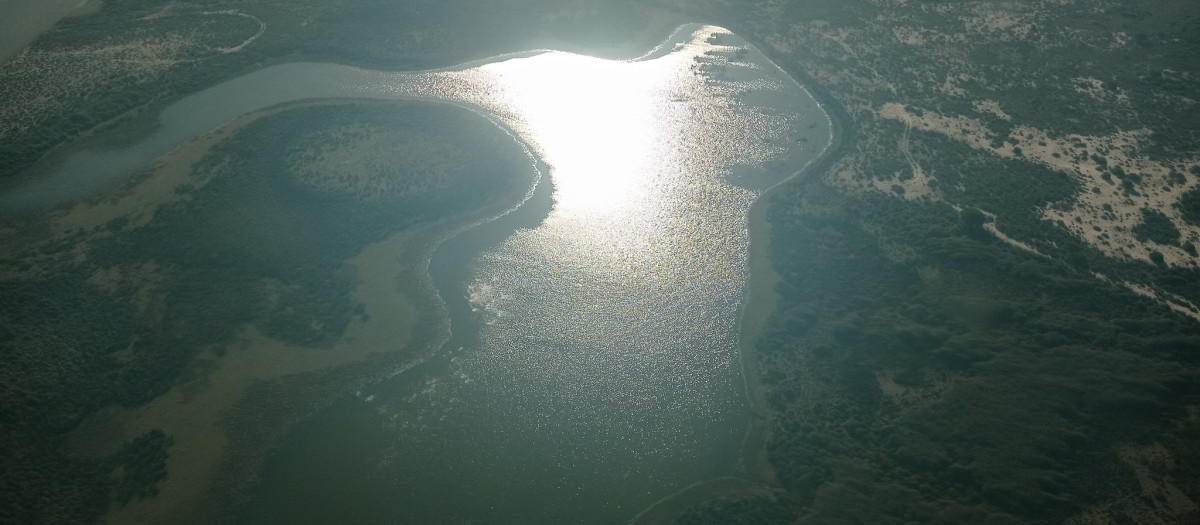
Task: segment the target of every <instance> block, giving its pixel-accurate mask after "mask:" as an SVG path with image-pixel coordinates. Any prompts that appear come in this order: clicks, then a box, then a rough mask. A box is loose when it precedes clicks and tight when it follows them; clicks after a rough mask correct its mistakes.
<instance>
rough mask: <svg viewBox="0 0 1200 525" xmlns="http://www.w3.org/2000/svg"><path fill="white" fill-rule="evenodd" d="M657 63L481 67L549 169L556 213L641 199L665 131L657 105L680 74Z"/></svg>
mask: <svg viewBox="0 0 1200 525" xmlns="http://www.w3.org/2000/svg"><path fill="white" fill-rule="evenodd" d="M655 62H656V61H645V62H617V61H610V60H603V59H599V58H592V57H587V56H582V55H574V54H570V53H561V52H548V53H543V54H540V55H536V56H533V57H528V58H520V59H513V60H508V61H505V62H500V63H495V64H489V65H487V66H484V67H483V68H481V69H483V70H485V71H487V72H489V73H492V74H494V75H495V76H496V79H497V81H498V82H497V84H498V85H499V86H500V89H501V92H502V95H501V97H502V98H503V100H504V102H503V103H504V104H505V105H507V106H508V107H509V108H510V109H511V111H512V112H513V114H514V117H515V118H516V120H517V122H518V126H520V127H523V128H524V129H520V130H518V131H519V132H521V134H522V135H524V136H526V137H527V138H528V139H530V140H531V142H532V146H533V147H534V148H535V149H536V150H538V151H537V153H538V155H539V156H540V157H541V158H542V159H543V160H545V161H546V163H547V164H549V165H550V166H551V168H552V169H553V170H554V172H555V178H554V184H555V207H556V209H557V210H558V211H560V212H563V213H584V214H608V213H614V212H617V211H619V210H620V209H621V208H623V207H624V206H626V205H629V204H634V203H636V202H638V201H639V200H641V198H642V197H644V195H645V191H646V188H645V187H644V184H645V182H646V178H645V177H643V176H642V175H643V174H644V172H645V171H646V170H647V169H649V165H650V163H652V162H653V157H654V149H655V148H656V145H658V144H661V143H662V140H661V137H659V136H658V135H659V134H661V133H663V131H664V127H663V126H662V125H661V124H660V123H659V122H658V119H656V114H657V113H658V111H656V104H657V103H658V102H659V101H660V100H661V98H662V94H663V91H664V89H666V88H667V86H668V85H669V82H670V80H671V78H672V76H674V75H676V74H677V70H676V69H675V68H671V67H662V66H663V64H661V63H657V64H656V63H655Z"/></svg>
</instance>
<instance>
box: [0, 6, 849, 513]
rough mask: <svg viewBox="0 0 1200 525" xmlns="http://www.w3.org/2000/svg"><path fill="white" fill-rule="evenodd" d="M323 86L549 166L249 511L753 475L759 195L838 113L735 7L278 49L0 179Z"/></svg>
mask: <svg viewBox="0 0 1200 525" xmlns="http://www.w3.org/2000/svg"><path fill="white" fill-rule="evenodd" d="M333 98H353V99H403V100H426V101H429V102H430V103H448V104H454V105H458V106H461V107H463V108H465V109H466V110H471V111H476V112H478V113H480V114H482V115H485V116H487V117H488V118H490V119H491V120H492V121H493V122H495V123H497V124H498V125H500V126H501V127H503V128H504V129H506V130H508V131H509V133H510V134H511V135H512V136H513V137H515V138H516V139H517V141H518V142H519V144H520V145H521V147H525V148H527V150H528V151H529V152H530V153H531V154H532V155H533V157H535V158H536V159H537V162H536V163H535V164H534V165H531V167H530V169H537V170H539V171H541V172H542V173H541V175H542V176H541V177H540V178H538V180H539V182H538V184H537V185H536V186H535V187H533V188H531V189H530V191H529V194H528V195H527V198H526V200H525V201H524V202H523V203H522V204H521V205H520V206H519V207H518V208H516V209H514V210H511V211H510V212H508V213H506V214H504V215H502V216H500V217H497V218H495V219H493V220H491V221H486V222H484V223H481V224H479V225H476V226H475V227H473V228H470V229H466V230H464V231H462V232H460V233H459V234H458V235H456V236H454V237H451V238H449V239H447V240H445V241H444V242H443V243H442V244H441V245H440V247H439V248H438V249H437V250H436V251H435V252H434V253H433V256H432V260H431V261H430V263H429V266H428V279H430V280H431V282H432V284H433V285H434V288H435V289H436V290H437V293H438V295H439V296H440V300H441V301H443V302H444V306H445V308H446V311H448V312H449V327H450V328H449V330H450V331H449V333H446V334H444V335H443V336H442V337H439V338H437V340H435V341H431V342H430V344H431V346H432V348H431V349H430V353H431V354H432V355H433V357H432V358H430V359H428V360H426V361H424V362H422V363H420V364H417V365H414V366H411V367H406V368H403V369H399V370H396V371H394V373H390V377H389V378H387V379H385V380H382V381H379V382H377V383H374V384H371V385H368V386H366V387H363V388H358V389H355V391H354V392H353V393H348V394H347V395H346V396H345V397H344V398H342V399H341V400H340V401H338V402H335V403H333V404H332V405H330V406H328V407H325V408H323V409H321V410H320V411H319V412H318V413H317V414H316V415H315V416H313V417H311V418H309V419H308V420H306V421H305V422H303V423H301V424H299V425H297V426H296V428H295V429H294V430H293V431H291V432H290V433H289V434H288V435H287V436H286V437H285V438H284V439H283V440H282V442H281V443H280V445H279V446H278V448H277V449H276V451H275V452H274V454H273V455H272V456H271V457H270V459H269V460H268V461H267V464H266V467H265V469H264V470H263V472H262V473H261V476H260V477H259V478H258V482H257V484H256V488H255V489H253V490H252V491H250V492H249V493H247V494H245V495H244V498H243V499H242V501H240V502H238V504H237V505H236V507H237V510H236V518H237V520H238V521H241V522H244V523H262V522H280V521H282V522H310V523H318V522H335V521H341V522H347V521H349V522H356V523H395V522H413V523H444V522H474V523H613V522H620V521H624V520H628V519H631V518H633V517H634V516H636V515H638V514H639V513H640V512H642V511H643V510H644V509H646V508H647V507H649V506H651V505H653V504H654V503H655V502H657V501H659V500H661V499H663V498H665V497H668V496H670V495H671V494H673V493H676V492H677V491H679V490H681V489H684V488H685V487H688V486H690V485H693V484H695V483H698V482H703V481H705V480H709V479H714V478H720V477H730V476H733V477H739V476H740V477H748V474H747V473H746V470H745V467H744V466H743V465H741V464H740V454H739V451H740V448H741V447H742V443H743V439H744V438H745V435H746V431H747V428H748V426H749V410H748V407H747V400H746V396H745V392H744V389H745V384H744V380H743V377H742V365H741V358H740V349H739V326H740V324H739V323H740V315H741V312H742V307H743V304H744V302H745V301H746V281H747V273H748V271H747V267H748V266H747V259H748V253H749V250H748V247H749V243H750V233H749V232H748V230H747V222H746V221H747V219H746V218H747V214H748V211H749V209H750V207H751V205H752V204H753V203H754V202H755V200H756V199H758V198H759V197H760V196H761V195H762V194H763V192H764V191H766V190H767V189H769V188H770V187H772V186H774V185H776V184H778V183H780V182H782V181H784V180H786V179H788V178H790V177H792V176H794V175H795V174H797V173H800V172H801V171H802V170H803V168H804V167H805V166H807V165H808V164H809V163H810V162H811V161H812V160H813V159H815V158H816V157H818V156H819V155H820V154H821V153H822V152H823V151H824V149H825V147H826V146H827V145H828V144H829V142H830V125H829V121H828V118H827V116H826V115H825V113H824V111H823V110H822V109H821V108H820V106H819V105H818V104H817V103H816V101H815V100H813V98H812V97H811V96H810V95H809V94H808V92H807V91H805V90H804V89H803V88H802V87H801V86H800V85H798V84H797V83H796V82H795V81H794V80H792V79H791V78H790V77H788V76H787V75H786V74H785V73H784V72H783V71H781V70H780V69H779V68H778V67H776V66H775V65H774V64H772V63H771V62H770V61H769V60H768V59H767V58H766V57H765V56H763V55H762V54H761V53H760V52H759V51H758V50H756V49H755V48H754V47H753V46H751V45H749V44H748V43H747V42H745V41H744V40H742V39H741V38H740V37H738V36H736V35H734V34H732V33H730V32H729V31H727V30H724V29H721V28H717V27H712V26H702V25H687V26H683V27H681V28H679V29H678V30H677V31H676V32H675V33H674V34H673V35H672V36H671V37H670V38H668V39H667V40H666V41H665V42H663V43H662V44H661V45H660V46H658V47H657V48H656V49H654V50H652V51H651V52H650V53H648V54H647V55H646V56H644V57H642V58H639V59H636V60H630V61H610V60H602V59H597V58H591V57H586V56H581V55H574V54H568V53H559V52H531V53H524V54H519V55H511V56H503V57H496V58H494V59H489V60H486V61H482V62H479V63H474V64H467V65H463V66H460V67H456V68H451V69H446V70H439V71H424V72H382V71H369V70H364V69H359V68H354V67H350V66H343V65H336V64H316V63H296V64H284V65H279V66H274V67H270V68H266V69H263V70H260V71H256V72H254V73H250V74H248V75H245V76H243V77H240V78H237V79H234V80H232V81H229V82H226V83H223V84H220V85H217V86H214V87H213V88H210V89H208V90H205V91H202V92H200V93H197V94H195V95H192V96H189V97H186V98H184V99H182V100H180V101H179V102H177V103H176V104H174V105H172V106H170V107H169V108H167V109H166V110H165V111H164V112H163V113H162V115H161V117H160V124H159V126H158V127H157V129H156V130H155V131H154V132H153V133H152V134H151V135H150V136H149V137H148V138H146V139H145V140H142V141H140V142H138V143H137V144H135V145H132V146H130V147H127V148H123V149H119V150H105V151H83V152H77V153H76V154H74V155H72V156H71V157H68V158H67V159H66V160H65V161H63V162H62V163H61V164H60V165H58V166H54V167H53V168H50V169H47V174H46V175H45V176H44V177H42V178H40V179H38V181H37V182H34V183H30V184H28V185H26V186H23V187H19V188H17V189H15V190H14V191H12V192H9V193H7V194H5V195H3V196H0V210H2V211H4V212H6V213H11V214H22V213H29V212H32V211H36V210H41V209H45V208H47V207H50V206H54V205H57V204H60V203H63V202H67V201H70V200H72V199H75V198H79V197H81V196H84V195H86V194H89V193H92V192H95V191H97V190H99V189H100V188H102V187H104V186H106V185H111V184H115V183H118V182H120V181H121V180H122V179H123V178H125V177H128V176H130V174H132V173H136V172H137V171H138V170H139V169H142V168H143V167H144V166H146V165H148V164H149V163H151V162H153V160H154V159H156V158H159V157H161V156H162V155H164V154H166V153H169V152H170V151H172V150H174V149H175V148H177V147H179V146H180V145H182V144H184V143H186V142H187V141H189V140H191V139H193V138H194V137H196V136H199V135H201V134H203V133H206V132H208V131H210V130H213V129H215V128H218V127H219V126H221V125H222V124H223V123H225V122H228V121H229V120H232V119H233V118H235V117H238V116H240V115H244V114H247V113H251V112H254V111H257V110H260V109H264V108H268V107H272V106H277V105H280V104H286V103H291V102H297V101H303V100H312V99H333ZM431 307H434V306H431ZM380 350H381V351H385V350H387V349H380Z"/></svg>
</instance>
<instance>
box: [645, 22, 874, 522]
mask: <svg viewBox="0 0 1200 525" xmlns="http://www.w3.org/2000/svg"><path fill="white" fill-rule="evenodd" d="M700 25H705V24H700ZM715 25H718V26H719V27H726V28H727V29H728V30H729V31H730V32H732V33H734V34H735V35H737V36H738V37H740V38H742V39H743V40H745V41H746V43H748V44H750V45H751V46H753V47H754V48H756V49H757V50H758V51H759V52H760V53H762V54H763V56H765V57H766V58H767V59H768V60H769V61H770V62H771V64H772V65H773V66H775V67H776V68H777V69H778V70H779V71H781V72H782V73H784V74H785V75H787V77H788V78H789V79H790V80H791V81H792V82H793V83H795V84H796V86H797V87H799V88H800V89H802V90H804V91H805V92H806V93H808V94H809V96H811V97H812V98H813V100H814V101H816V103H817V105H818V106H819V107H820V108H821V110H822V112H823V113H824V114H825V118H826V121H827V123H828V125H829V143H828V144H827V145H826V146H825V148H824V149H823V150H822V151H821V153H820V154H819V155H817V157H815V158H813V159H812V160H810V161H809V162H808V163H807V164H805V165H804V166H802V167H801V168H800V169H798V170H796V171H795V172H793V173H792V174H791V175H788V176H787V177H785V178H783V179H782V180H780V181H778V182H776V183H774V184H772V185H770V186H768V187H767V188H765V189H764V190H762V192H761V193H760V194H759V195H758V197H757V198H755V199H754V202H753V203H751V205H750V209H749V210H747V213H746V225H747V234H748V239H749V249H748V250H747V257H746V259H747V260H746V280H745V287H744V292H743V295H742V301H741V304H740V305H739V313H738V323H737V325H738V328H737V330H738V350H739V353H738V357H739V359H740V361H741V365H742V370H741V371H740V373H741V377H742V384H743V388H744V392H745V394H744V395H745V396H746V401H747V405H748V408H749V412H750V425H749V427H748V428H747V429H746V432H745V434H744V435H743V439H742V446H741V450H739V452H738V453H739V456H740V457H739V458H738V463H739V466H740V467H741V469H742V471H743V475H744V476H745V477H744V478H742V477H721V478H716V479H710V480H703V481H699V482H697V483H694V484H692V485H689V486H687V487H684V488H682V489H680V490H678V491H676V492H674V493H672V494H670V495H668V496H666V497H664V498H663V499H661V500H659V501H658V502H656V503H654V504H653V505H651V506H650V507H647V508H646V509H644V510H642V511H641V512H640V513H638V514H637V515H636V516H634V517H633V518H632V519H630V520H629V521H628V522H627V523H628V524H632V525H652V524H667V523H671V522H672V521H673V520H674V519H675V518H676V517H678V516H679V515H680V514H681V513H683V512H684V511H686V510H687V509H689V508H691V507H692V506H695V505H697V504H700V503H703V502H705V501H709V500H713V499H716V498H720V497H726V496H737V495H753V494H773V493H779V492H782V491H783V490H784V489H783V488H782V487H781V486H780V482H779V480H778V479H777V478H776V476H775V471H774V468H773V467H772V466H771V464H770V462H769V459H768V458H767V451H766V445H767V439H768V437H769V435H770V420H771V416H772V414H771V410H770V407H768V406H767V404H766V400H765V399H764V398H763V396H762V385H761V382H760V373H761V371H760V370H759V369H758V363H757V361H756V359H757V356H756V353H757V347H756V346H757V342H758V339H759V336H760V332H761V329H762V328H763V326H765V325H766V324H768V321H769V320H770V318H771V316H773V315H774V308H775V304H774V302H775V298H774V296H775V285H776V282H777V278H776V274H775V271H774V264H773V262H772V261H771V259H770V243H771V224H770V222H768V220H767V215H768V213H769V210H770V208H771V207H773V206H775V205H776V204H777V199H779V198H780V194H781V192H782V191H783V189H787V188H797V187H802V186H804V185H807V184H811V183H813V177H817V179H816V180H820V178H821V176H822V175H823V174H824V173H825V172H827V171H828V170H829V168H830V167H832V165H833V163H834V162H836V161H837V160H838V159H840V158H841V157H842V156H843V155H844V154H845V152H846V151H847V149H848V145H849V144H852V143H853V141H852V140H849V139H852V138H853V137H854V135H855V132H856V128H854V127H853V120H852V119H850V116H849V114H847V113H846V111H845V110H844V109H843V108H842V107H841V105H840V104H838V102H837V100H836V99H834V98H833V96H832V95H831V94H830V93H829V92H828V91H826V90H825V89H824V88H823V87H821V85H820V84H818V83H817V82H816V80H815V79H813V78H811V77H809V76H808V75H805V74H803V73H801V72H796V71H792V70H789V69H785V68H784V67H783V66H781V65H780V63H779V62H778V61H777V60H776V58H775V57H772V56H770V55H768V54H767V53H765V52H764V51H763V50H764V49H767V48H766V47H764V46H763V44H762V42H760V41H757V40H755V39H752V38H750V37H748V36H745V35H752V34H753V33H750V32H745V33H742V32H739V31H738V30H737V29H734V28H731V27H729V26H724V25H720V24H715ZM755 270H757V273H756V271H755ZM764 273H765V275H764ZM751 317H755V319H750V318H751ZM752 321H758V323H754V322H752Z"/></svg>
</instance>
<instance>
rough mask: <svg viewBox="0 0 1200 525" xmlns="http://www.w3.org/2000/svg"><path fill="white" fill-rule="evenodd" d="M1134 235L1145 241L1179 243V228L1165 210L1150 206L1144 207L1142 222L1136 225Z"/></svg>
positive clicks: (1176, 244)
mask: <svg viewBox="0 0 1200 525" xmlns="http://www.w3.org/2000/svg"><path fill="white" fill-rule="evenodd" d="M1133 235H1134V236H1136V237H1137V238H1138V239H1141V240H1143V241H1150V242H1156V243H1158V244H1170V245H1175V246H1178V245H1179V228H1176V227H1175V223H1173V222H1171V219H1170V218H1168V217H1167V216H1166V215H1165V214H1163V212H1161V211H1158V210H1152V209H1150V208H1142V223H1141V224H1138V225H1137V226H1136V227H1134V229H1133Z"/></svg>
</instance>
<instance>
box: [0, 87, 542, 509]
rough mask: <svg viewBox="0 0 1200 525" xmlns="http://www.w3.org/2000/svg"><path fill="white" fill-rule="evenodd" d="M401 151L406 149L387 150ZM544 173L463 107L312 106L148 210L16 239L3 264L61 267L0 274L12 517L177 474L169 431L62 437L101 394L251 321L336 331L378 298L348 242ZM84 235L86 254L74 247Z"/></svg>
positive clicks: (111, 398)
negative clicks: (102, 443)
mask: <svg viewBox="0 0 1200 525" xmlns="http://www.w3.org/2000/svg"><path fill="white" fill-rule="evenodd" d="M347 129H349V130H353V132H354V134H355V135H354V140H350V139H347V138H345V137H343V135H345V134H346V131H345V130H347ZM368 139H377V140H385V141H386V142H387V143H388V146H389V147H388V148H386V149H383V150H378V151H375V152H374V155H375V156H372V155H373V154H372V152H371V151H363V150H362V149H361V148H355V147H353V145H354V144H355V142H356V141H357V142H361V141H363V140H368ZM313 152H316V154H318V156H319V157H321V158H311V155H312V154H313ZM302 154H304V155H309V157H305V158H303V159H300V156H301V155H302ZM347 154H349V155H353V157H352V158H349V159H347V157H346V155H347ZM379 155H384V157H383V158H382V159H381V158H376V157H377V156H379ZM388 155H390V157H389V156H388ZM396 155H401V156H403V162H398V163H392V162H390V161H391V160H395V156H396ZM325 157H328V158H325ZM300 160H303V162H300ZM343 160H352V161H353V162H350V163H342V161H343ZM322 162H324V164H322ZM311 166H324V167H325V168H326V169H325V170H324V171H321V172H318V173H314V172H312V171H311V170H309V169H308V168H309V167H311ZM337 166H341V167H340V168H338V167H337ZM531 174H532V168H531V167H530V166H529V159H528V158H527V157H526V155H525V153H524V151H523V150H522V149H520V148H518V147H515V146H514V144H513V142H512V140H511V139H509V138H508V136H507V135H505V134H504V132H503V131H501V130H500V129H498V128H497V127H496V126H494V125H492V124H491V123H490V122H488V121H487V120H485V119H484V118H483V117H480V116H478V115H475V114H473V113H471V112H469V111H466V110H463V109H459V108H454V107H450V106H441V105H434V104H418V105H411V104H398V103H397V104H386V105H384V104H360V105H350V104H335V105H327V106H315V107H303V108H299V109H292V110H287V111H283V112H279V113H276V114H273V115H270V116H267V117H263V118H261V119H259V120H257V121H254V122H253V123H251V124H249V125H248V126H246V127H245V128H244V129H242V130H240V131H239V132H238V133H237V134H236V135H234V136H233V137H232V138H231V139H230V140H228V141H226V142H222V143H220V144H218V145H217V146H215V147H214V148H213V149H212V150H210V151H209V153H208V155H207V156H206V157H205V158H204V159H203V160H202V161H200V162H199V163H198V164H197V165H196V166H194V169H193V173H192V178H193V180H194V181H196V182H195V183H194V184H192V185H190V186H187V187H185V188H184V190H182V193H181V194H180V195H178V196H179V197H181V198H179V199H177V200H175V201H174V202H171V203H169V204H166V205H164V206H162V207H161V208H159V209H158V210H157V212H156V213H155V214H154V216H153V219H152V220H150V221H149V222H148V223H147V224H144V225H140V226H133V225H131V223H130V221H129V220H128V218H126V217H121V218H118V219H116V220H113V221H112V222H111V223H110V224H107V225H105V226H104V227H101V228H100V229H99V230H98V232H95V233H92V232H89V233H86V234H75V235H71V236H67V237H65V238H61V239H56V240H49V241H46V240H44V239H31V240H29V241H28V243H26V244H20V243H18V244H17V245H16V246H14V248H15V249H14V250H13V251H12V252H10V253H7V254H5V257H4V258H3V259H2V260H0V263H3V267H5V268H12V267H24V268H27V269H31V268H32V266H31V265H30V264H29V262H30V261H38V264H39V265H43V264H45V265H49V266H51V267H49V268H43V269H42V272H40V273H39V274H37V276H35V277H32V278H15V277H6V278H5V279H4V280H0V355H2V356H3V357H4V359H3V360H0V384H2V385H3V387H2V390H0V410H3V412H2V413H0V417H2V419H3V421H4V425H3V426H0V437H2V438H3V441H4V443H6V444H7V445H6V446H5V447H4V448H3V450H2V451H0V470H2V471H3V472H4V473H5V474H4V476H3V481H2V483H3V490H0V521H3V522H13V523H75V522H90V521H94V520H95V519H96V517H97V516H98V515H99V513H101V512H102V511H103V510H104V509H105V508H106V506H107V505H108V503H109V501H110V499H111V500H112V501H113V502H114V503H115V504H117V505H123V504H125V503H128V502H129V501H130V500H132V499H134V498H144V497H150V496H153V495H154V494H156V491H157V489H156V485H157V483H158V482H159V481H160V480H161V479H163V478H164V477H165V476H167V475H168V473H167V472H165V470H164V469H165V463H164V461H165V459H166V457H167V449H168V448H169V447H170V445H171V438H170V437H169V436H166V435H165V434H163V433H162V432H161V431H156V432H152V433H149V434H147V435H145V436H142V437H140V438H138V439H137V440H134V441H133V442H131V443H129V444H128V445H127V446H126V447H125V448H124V449H123V450H122V451H120V452H119V453H117V454H116V455H115V456H112V457H110V458H105V459H98V460H86V459H80V458H76V457H74V456H72V455H68V454H66V453H65V452H64V450H63V447H64V443H65V439H66V435H67V433H68V432H69V431H71V430H72V429H74V428H75V427H76V426H77V425H78V424H79V423H80V422H81V421H82V420H83V419H84V418H86V417H87V416H88V415H89V414H91V413H93V412H94V411H95V410H97V409H99V408H101V407H104V406H107V405H112V404H117V405H121V406H126V407H133V406H138V405H140V404H142V403H145V402H147V401H149V400H151V399H153V398H155V397H157V396H159V395H161V394H162V393H164V392H166V391H167V390H169V389H170V388H171V387H172V386H174V385H175V384H176V383H177V381H178V380H179V379H180V377H181V375H182V374H184V372H185V371H187V370H188V367H189V364H190V363H191V362H192V360H193V358H194V357H195V356H196V355H198V354H199V353H200V352H203V351H206V350H212V351H216V352H224V351H226V345H228V344H229V343H230V342H232V341H233V340H234V339H235V337H236V335H237V333H238V332H239V331H240V330H242V329H243V328H245V327H248V326H253V327H256V328H257V329H258V330H259V331H260V332H262V333H264V334H266V335H269V336H271V337H274V338H276V339H278V340H280V341H283V342H286V343H290V344H293V345H300V346H309V347H328V346H330V345H331V344H332V343H333V342H335V341H336V340H337V339H338V338H340V337H341V335H342V333H343V331H344V330H345V328H346V327H347V326H348V325H349V323H350V322H351V321H352V320H353V319H355V318H356V317H361V316H362V315H363V312H362V309H361V306H359V305H358V304H357V303H356V302H355V301H354V300H353V298H352V297H351V295H350V294H351V292H352V290H353V286H354V285H355V282H356V281H355V279H354V275H353V273H352V272H351V271H350V270H349V269H348V268H347V266H346V265H345V261H346V259H348V258H350V257H352V256H354V255H355V254H356V253H358V252H359V251H360V250H361V249H362V248H363V247H365V246H367V245H368V244H371V243H373V242H376V241H379V240H382V239H383V238H385V237H386V236H388V235H389V234H391V233H394V232H396V231H399V230H401V229H405V228H411V227H414V226H417V225H420V224H425V223H428V222H430V221H434V220H444V219H446V218H453V217H457V216H460V215H462V214H466V213H469V212H472V211H473V210H476V209H479V208H481V207H483V206H484V205H487V204H490V203H492V201H493V200H495V199H496V198H497V196H503V195H510V194H514V193H515V192H514V188H517V189H521V188H527V187H528V186H529V184H530V183H531ZM517 193H518V194H519V192H517ZM121 197H122V195H120V194H117V195H109V196H101V197H100V198H121ZM135 211H142V210H135ZM44 220H45V219H44V218H33V219H29V220H27V221H26V222H25V223H24V224H23V227H24V228H27V229H29V230H32V231H37V230H38V229H39V228H42V227H44V226H43V225H42V222H41V221H44ZM10 242H12V241H10ZM79 246H87V252H86V256H84V257H78V258H77V257H74V256H73V255H72V254H73V253H74V252H73V250H75V249H76V248H78V247H79ZM110 494H111V496H110Z"/></svg>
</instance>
